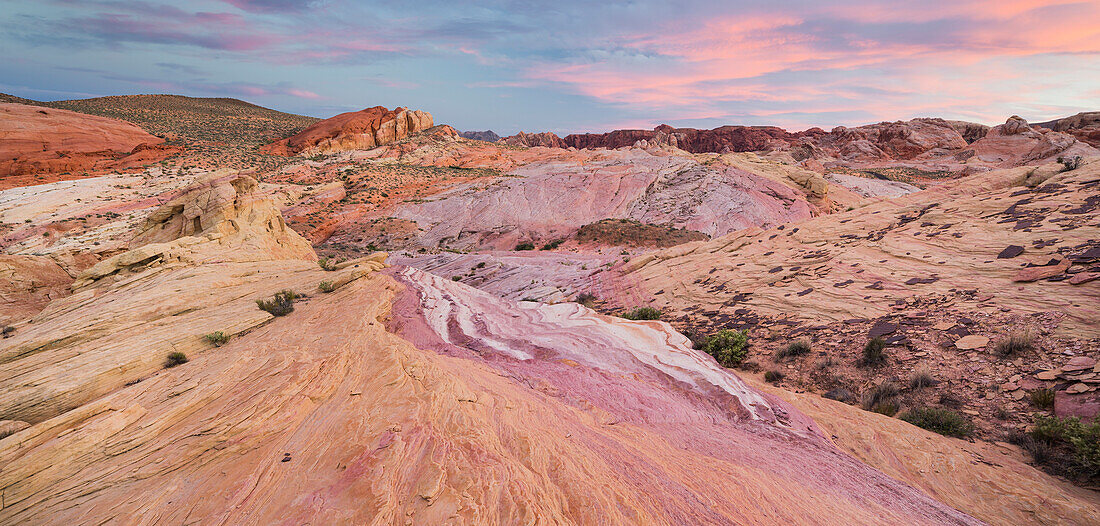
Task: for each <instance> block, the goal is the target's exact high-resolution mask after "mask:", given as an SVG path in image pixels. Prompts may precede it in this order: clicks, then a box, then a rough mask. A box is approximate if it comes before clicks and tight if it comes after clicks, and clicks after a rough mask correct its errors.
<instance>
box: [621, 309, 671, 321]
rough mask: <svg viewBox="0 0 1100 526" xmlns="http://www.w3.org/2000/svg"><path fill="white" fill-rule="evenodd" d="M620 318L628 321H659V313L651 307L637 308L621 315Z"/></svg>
mask: <svg viewBox="0 0 1100 526" xmlns="http://www.w3.org/2000/svg"><path fill="white" fill-rule="evenodd" d="M621 317H623V318H626V319H628V320H659V319H661V311H659V310H657V309H654V308H653V307H637V308H635V309H633V310H630V311H627V312H625V313H623V314H622V316H621Z"/></svg>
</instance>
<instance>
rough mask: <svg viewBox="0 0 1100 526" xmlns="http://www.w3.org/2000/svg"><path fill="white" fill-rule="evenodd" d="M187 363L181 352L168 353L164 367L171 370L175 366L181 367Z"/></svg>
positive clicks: (185, 356) (184, 355)
mask: <svg viewBox="0 0 1100 526" xmlns="http://www.w3.org/2000/svg"><path fill="white" fill-rule="evenodd" d="M185 363H187V355H186V354H183V353H181V352H170V353H168V359H167V360H165V362H164V367H166V368H171V367H175V366H177V365H183V364H185Z"/></svg>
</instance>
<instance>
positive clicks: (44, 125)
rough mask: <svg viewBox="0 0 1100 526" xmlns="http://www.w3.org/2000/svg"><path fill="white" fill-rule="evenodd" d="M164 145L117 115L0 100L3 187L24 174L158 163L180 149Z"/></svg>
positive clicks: (158, 139) (0, 156) (1, 180)
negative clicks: (117, 118) (115, 117)
mask: <svg viewBox="0 0 1100 526" xmlns="http://www.w3.org/2000/svg"><path fill="white" fill-rule="evenodd" d="M163 143H164V139H161V138H159V137H156V136H153V135H150V134H149V133H148V132H146V131H145V130H142V129H141V128H138V127H137V126H134V125H133V124H130V123H128V122H123V121H120V120H116V119H110V118H107V117H99V116H95V115H87V114H84V113H76V112H73V111H68V110H58V109H53V108H45V107H41V106H30V105H26V104H10V103H0V144H3V147H2V148H0V188H5V187H12V186H21V185H20V184H14V183H12V181H14V180H15V179H19V180H20V181H23V180H24V179H25V177H24V178H20V176H27V175H31V174H33V175H44V174H56V173H61V172H84V171H100V170H110V169H115V168H129V167H136V166H140V165H143V164H149V163H153V162H157V161H159V160H161V159H164V158H165V157H167V156H169V155H171V154H173V153H176V151H177V150H176V149H175V148H172V147H165V146H163ZM49 180H53V178H50V179H49ZM5 182H6V183H8V184H5ZM36 182H39V183H41V182H48V180H46V181H42V180H39V181H36Z"/></svg>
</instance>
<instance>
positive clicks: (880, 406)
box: [871, 400, 898, 416]
mask: <svg viewBox="0 0 1100 526" xmlns="http://www.w3.org/2000/svg"><path fill="white" fill-rule="evenodd" d="M871 412H873V413H878V414H880V415H886V416H894V415H896V414H898V403H897V402H895V401H893V400H890V401H888V402H879V403H877V404H875V405H874V406H872V407H871Z"/></svg>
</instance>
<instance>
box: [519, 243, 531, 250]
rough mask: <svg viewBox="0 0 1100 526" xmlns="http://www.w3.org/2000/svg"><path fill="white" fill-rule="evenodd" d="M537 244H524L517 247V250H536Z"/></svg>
mask: <svg viewBox="0 0 1100 526" xmlns="http://www.w3.org/2000/svg"><path fill="white" fill-rule="evenodd" d="M534 249H535V244H534V243H531V242H524V243H520V244H518V245H516V250H534Z"/></svg>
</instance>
